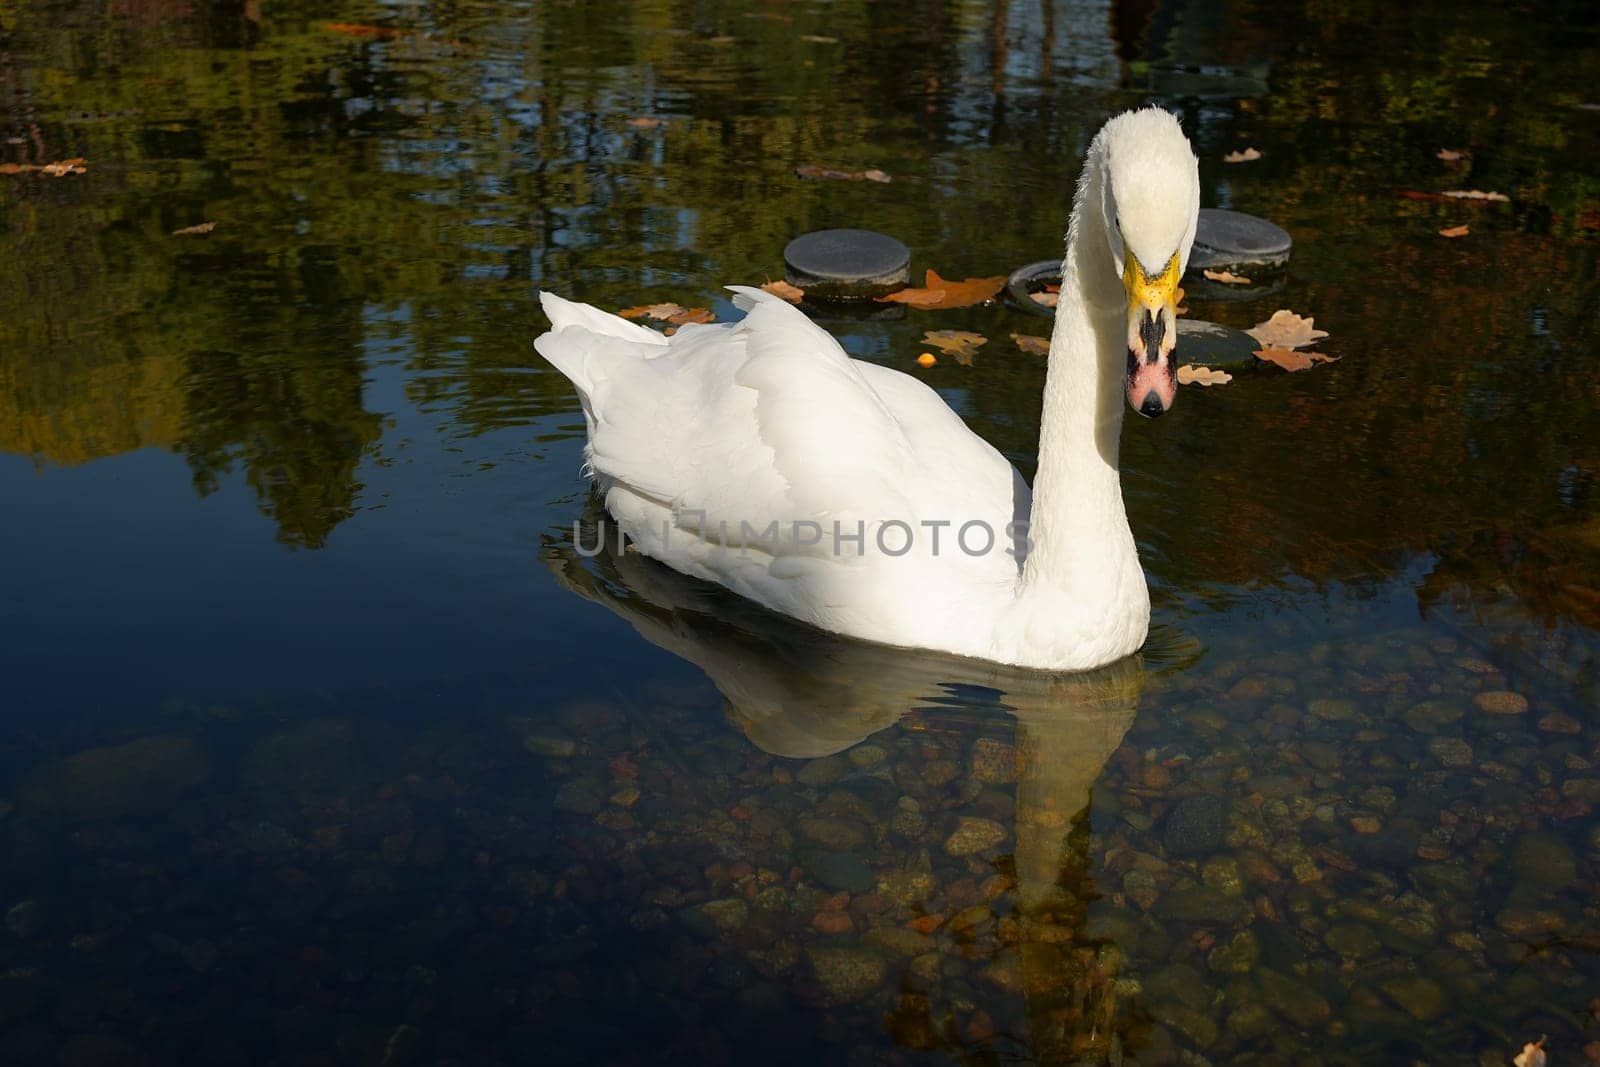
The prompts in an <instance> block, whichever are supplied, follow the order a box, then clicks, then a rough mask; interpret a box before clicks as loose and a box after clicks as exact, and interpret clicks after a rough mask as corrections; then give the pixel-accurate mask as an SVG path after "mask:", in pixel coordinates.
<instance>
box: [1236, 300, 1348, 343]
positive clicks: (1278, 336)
mask: <svg viewBox="0 0 1600 1067" xmlns="http://www.w3.org/2000/svg"><path fill="white" fill-rule="evenodd" d="M1315 323H1316V320H1315V319H1313V318H1308V317H1304V316H1301V315H1296V314H1295V313H1294V312H1292V311H1290V310H1288V309H1287V308H1279V309H1278V310H1277V311H1274V312H1273V313H1272V318H1270V319H1268V320H1267V321H1266V322H1258V323H1256V324H1255V325H1254V326H1252V327H1250V328H1249V329H1248V330H1246V331H1245V333H1247V334H1249V335H1250V336H1251V337H1254V338H1255V339H1256V340H1257V341H1260V342H1261V343H1262V344H1263V345H1265V346H1266V347H1268V348H1274V347H1276V348H1304V347H1305V346H1306V345H1311V344H1316V343H1317V342H1318V341H1320V340H1322V339H1323V338H1324V337H1326V336H1328V331H1327V330H1318V329H1316V328H1315Z"/></svg>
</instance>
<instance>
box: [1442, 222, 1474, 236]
mask: <svg viewBox="0 0 1600 1067" xmlns="http://www.w3.org/2000/svg"><path fill="white" fill-rule="evenodd" d="M1471 232H1472V227H1470V226H1466V225H1461V226H1446V227H1445V228H1444V229H1442V230H1440V231H1439V236H1440V237H1465V236H1466V235H1467V234H1469V233H1471Z"/></svg>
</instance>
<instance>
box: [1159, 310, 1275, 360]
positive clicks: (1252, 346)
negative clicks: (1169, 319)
mask: <svg viewBox="0 0 1600 1067" xmlns="http://www.w3.org/2000/svg"><path fill="white" fill-rule="evenodd" d="M1260 347H1261V342H1260V341H1257V340H1256V339H1255V338H1254V337H1251V336H1250V335H1249V334H1247V333H1245V332H1244V331H1243V330H1236V329H1234V328H1233V327H1232V326H1223V325H1222V324H1221V323H1216V322H1206V321H1204V320H1202V319H1191V318H1181V319H1179V320H1178V349H1177V351H1178V362H1179V363H1193V364H1196V365H1197V366H1201V367H1222V368H1227V367H1248V366H1251V365H1253V364H1254V363H1255V361H1256V355H1255V353H1256V349H1258V348H1260Z"/></svg>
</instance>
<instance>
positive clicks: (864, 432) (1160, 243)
mask: <svg viewBox="0 0 1600 1067" xmlns="http://www.w3.org/2000/svg"><path fill="white" fill-rule="evenodd" d="M1198 203H1199V194H1198V184H1197V180H1196V177H1195V162H1194V156H1193V154H1192V152H1190V150H1189V146H1188V142H1187V140H1185V139H1184V137H1183V135H1182V133H1181V132H1179V130H1178V127H1177V123H1176V121H1175V120H1173V119H1172V118H1171V116H1169V115H1166V114H1165V113H1164V112H1159V111H1141V112H1134V113H1130V114H1127V115H1123V116H1120V117H1118V118H1117V119H1114V120H1112V121H1111V122H1110V123H1108V124H1107V126H1106V127H1105V128H1104V129H1103V130H1102V131H1101V132H1100V134H1099V135H1098V136H1097V137H1096V138H1095V141H1094V144H1093V145H1092V146H1091V148H1090V151H1089V157H1088V160H1087V163H1086V165H1085V169H1084V175H1083V178H1082V179H1081V180H1080V182H1079V187H1078V194H1077V198H1076V202H1075V205H1074V209H1073V215H1072V221H1071V224H1070V226H1069V230H1068V235H1067V255H1066V259H1065V261H1064V262H1063V265H1062V268H1063V269H1062V287H1061V295H1060V298H1059V301H1058V307H1057V312H1056V324H1055V330H1054V334H1053V336H1052V338H1051V348H1050V359H1049V369H1048V372H1047V375H1046V381H1045V397H1044V416H1043V423H1042V426H1041V432H1040V433H1041V435H1040V451H1039V471H1038V477H1037V478H1036V479H1035V485H1034V490H1033V492H1032V493H1031V494H1030V492H1029V489H1028V487H1027V485H1026V484H1025V483H1024V482H1023V480H1022V477H1021V476H1020V475H1019V474H1018V473H1017V471H1016V470H1015V468H1013V467H1012V466H1011V464H1010V463H1008V462H1007V461H1006V460H1005V459H1004V457H1002V456H1001V455H1000V454H999V453H998V452H997V451H996V450H995V449H994V448H993V447H992V446H991V445H989V444H988V443H987V442H986V441H984V440H983V439H982V438H980V437H978V436H977V435H976V434H974V433H973V432H972V431H971V430H970V429H968V428H967V426H966V425H965V424H964V423H963V422H962V421H961V419H960V418H959V417H957V416H956V414H955V413H954V412H953V411H951V410H950V408H949V407H948V406H947V405H946V404H945V403H944V401H943V400H942V399H940V398H939V396H938V394H936V393H935V392H934V391H933V390H932V389H930V388H928V387H927V386H926V385H924V384H922V383H921V382H919V381H918V380H916V379H914V378H911V377H909V376H907V375H905V374H901V373H899V372H898V371H894V370H890V369H887V368H884V367H880V366H877V365H875V364H871V363H864V362H861V361H857V360H853V359H851V358H850V357H849V356H847V355H846V354H845V352H844V351H843V349H841V348H840V347H839V345H838V343H837V342H836V341H834V339H833V338H832V337H831V336H830V335H829V334H828V333H826V332H825V331H823V330H822V329H820V328H819V327H817V326H816V325H814V324H813V323H812V322H811V320H810V319H808V318H807V317H806V316H805V315H804V314H803V313H802V312H800V311H799V310H798V309H796V308H794V307H791V306H790V305H788V304H786V303H784V302H783V301H782V300H780V299H778V298H777V297H774V296H770V295H769V294H766V293H763V292H761V291H759V290H753V289H742V288H736V289H735V292H736V293H737V294H738V295H737V296H736V297H735V302H736V303H738V304H739V306H741V307H742V308H744V309H745V310H746V311H747V312H748V314H747V315H746V316H745V318H744V319H743V320H742V321H740V322H737V323H732V324H728V325H717V326H685V327H683V328H682V329H681V330H680V331H679V332H678V333H677V334H676V335H675V336H673V337H672V338H666V337H663V336H661V335H659V334H657V333H655V332H653V331H651V330H647V329H645V328H643V327H641V326H638V325H635V324H633V323H630V322H627V321H625V320H623V319H620V318H617V317H616V316H613V315H609V314H606V313H605V312H602V311H599V310H597V309H595V308H592V307H589V306H587V305H582V304H574V303H571V302H569V301H566V300H563V299H561V298H559V297H556V296H553V295H551V294H544V295H543V301H544V306H545V311H546V312H547V313H548V314H549V316H550V320H551V323H552V326H553V329H552V330H551V332H549V333H547V334H544V335H543V336H541V337H540V338H539V339H538V340H537V341H536V342H535V344H536V346H537V348H538V350H539V352H540V353H541V354H542V355H544V357H545V358H546V359H548V360H549V361H550V362H551V363H552V364H554V365H555V366H556V367H557V368H558V369H559V370H560V371H561V372H562V373H563V374H565V375H566V376H567V377H568V378H570V379H571V380H572V382H573V384H574V385H575V386H577V388H578V392H579V395H580V397H581V399H582V402H583V411H584V416H585V418H586V420H587V422H588V429H589V444H588V448H587V451H586V455H587V457H588V463H589V467H590V469H591V470H592V472H593V474H594V477H595V479H596V481H597V483H598V484H599V486H600V488H601V490H602V491H603V492H604V494H605V504H606V509H607V510H608V511H609V512H610V513H611V515H612V516H613V517H614V518H615V519H616V522H617V525H618V526H619V527H620V528H621V530H622V531H623V532H624V533H626V534H627V536H628V537H629V538H630V539H632V540H633V541H634V542H635V543H636V544H637V545H638V547H639V550H640V551H641V552H643V553H645V554H646V555H649V556H653V557H655V558H656V559H659V560H661V561H662V562H664V563H666V564H668V565H669V566H671V567H673V568H674V569H676V570H678V571H681V572H683V573H685V574H689V575H692V576H694V577H698V578H704V579H707V580H710V581H714V582H718V583H720V584H722V585H724V586H727V587H728V588H730V589H732V590H734V591H735V592H737V593H740V594H742V595H744V596H747V597H749V598H751V599H752V600H755V601H757V602H759V603H761V604H763V605H765V606H766V607H768V608H771V609H773V610H775V611H779V612H782V613H783V614H785V615H789V616H792V617H794V618H798V619H801V620H803V621H805V622H809V623H811V624H813V625H815V626H817V627H820V628H821V629H824V630H829V631H832V632H835V633H841V634H846V635H849V636H852V637H858V638H863V639H865V640H869V641H877V642H881V643H884V644H890V645H900V646H907V647H916V648H929V649H937V650H941V651H945V652H951V653H955V654H957V655H965V656H973V657H977V658H980V659H986V660H993V661H997V662H1002V663H1011V664H1017V665H1020V666H1027V667H1040V668H1049V669H1078V668H1088V667H1094V666H1098V665H1100V664H1104V663H1109V662H1111V661H1112V660H1115V659H1118V658H1120V657H1122V656H1124V655H1127V654H1128V653H1130V652H1132V651H1134V650H1135V649H1137V648H1138V647H1139V646H1140V645H1141V644H1142V643H1143V642H1144V638H1145V634H1146V632H1147V629H1148V626H1149V618H1150V600H1149V592H1148V590H1147V588H1146V586H1145V581H1144V574H1143V572H1142V570H1141V569H1140V567H1139V558H1138V552H1137V550H1136V548H1135V546H1134V542H1133V537H1132V534H1131V533H1130V531H1129V529H1128V523H1127V518H1126V515H1125V513H1124V511H1123V506H1122V491H1121V485H1120V482H1119V477H1118V469H1117V448H1118V434H1119V431H1120V427H1121V422H1122V399H1121V398H1122V395H1123V394H1124V388H1122V386H1123V385H1124V384H1126V387H1127V390H1128V395H1129V396H1130V398H1131V399H1133V400H1134V402H1135V403H1136V404H1139V402H1140V398H1143V404H1142V405H1140V406H1141V408H1142V410H1145V411H1146V412H1147V413H1159V411H1160V410H1163V409H1164V406H1165V405H1166V404H1170V402H1171V385H1170V378H1171V375H1172V369H1171V360H1170V350H1171V337H1172V330H1171V328H1170V327H1171V308H1170V301H1169V302H1168V303H1167V304H1165V305H1162V306H1161V307H1165V311H1164V312H1163V311H1162V310H1161V307H1158V304H1159V297H1160V296H1161V295H1162V294H1166V295H1170V286H1169V287H1167V288H1164V289H1163V288H1160V286H1162V285H1164V284H1165V283H1164V282H1162V280H1161V279H1160V278H1155V279H1152V278H1151V277H1150V276H1149V275H1148V272H1145V271H1143V270H1142V268H1140V264H1143V263H1154V264H1168V265H1169V268H1170V269H1169V271H1168V272H1167V273H1171V274H1172V277H1171V280H1170V281H1171V286H1175V285H1176V273H1172V272H1173V271H1174V270H1175V271H1176V272H1177V273H1181V268H1182V263H1184V262H1186V261H1187V259H1188V253H1189V245H1190V243H1191V242H1192V241H1193V238H1194V220H1195V213H1196V210H1197V208H1198ZM1119 217H1120V225H1118V223H1117V221H1114V220H1117V219H1118V218H1119ZM1146 257H1149V258H1146ZM1124 266H1126V270H1124ZM1141 300H1142V301H1143V303H1142V304H1140V303H1139V301H1141ZM1141 309H1144V310H1141ZM1135 311H1140V314H1141V315H1142V317H1141V318H1139V319H1138V320H1137V321H1136V320H1135V314H1134V312H1135ZM1163 314H1165V315H1166V319H1165V322H1166V328H1165V333H1164V334H1163V332H1162V329H1161V328H1160V320H1161V316H1162V315H1163ZM1141 323H1142V326H1141ZM1141 330H1142V331H1143V332H1140V331H1141ZM1152 331H1153V332H1152ZM1147 344H1148V346H1149V352H1150V355H1149V358H1148V359H1139V360H1135V359H1134V358H1133V356H1132V355H1131V354H1130V349H1137V350H1138V351H1139V353H1140V355H1143V354H1144V353H1145V351H1146V347H1145V346H1146V345H1147ZM1125 368H1126V370H1125ZM1152 406H1153V407H1154V411H1153V412H1152V410H1151V409H1152ZM963 527H965V528H966V535H965V538H964V539H963V538H961V537H960V536H959V535H960V531H961V530H962V528H963ZM858 533H859V535H860V538H859V540H858V539H857V535H858ZM990 534H992V536H993V544H992V545H989V544H988V541H989V536H990Z"/></svg>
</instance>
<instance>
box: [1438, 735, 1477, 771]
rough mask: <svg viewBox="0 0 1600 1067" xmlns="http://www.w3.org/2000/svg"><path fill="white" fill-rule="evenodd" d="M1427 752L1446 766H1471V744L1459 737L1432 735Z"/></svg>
mask: <svg viewBox="0 0 1600 1067" xmlns="http://www.w3.org/2000/svg"><path fill="white" fill-rule="evenodd" d="M1428 752H1429V753H1430V754H1432V756H1433V758H1434V759H1436V760H1438V761H1439V762H1440V763H1442V764H1444V765H1445V766H1446V767H1470V766H1472V746H1471V745H1469V744H1467V743H1466V742H1465V741H1463V740H1461V738H1459V737H1432V738H1429V739H1428Z"/></svg>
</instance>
